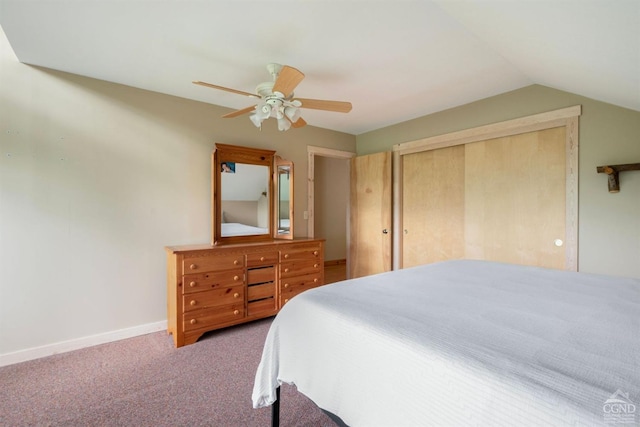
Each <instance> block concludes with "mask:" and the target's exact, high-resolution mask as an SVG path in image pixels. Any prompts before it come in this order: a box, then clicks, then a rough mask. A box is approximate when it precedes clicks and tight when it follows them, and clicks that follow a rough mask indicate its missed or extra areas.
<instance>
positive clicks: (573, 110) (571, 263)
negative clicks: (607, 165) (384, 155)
mask: <svg viewBox="0 0 640 427" xmlns="http://www.w3.org/2000/svg"><path fill="white" fill-rule="evenodd" d="M581 114H582V106H581V105H574V106H572V107H567V108H562V109H559V110H553V111H548V112H545V113H540V114H534V115H531V116H526V117H521V118H518V119H513V120H507V121H503V122H498V123H492V124H489V125H484V126H479V127H475V128H471V129H465V130H462V131H457V132H451V133H447V134H444V135H438V136H433V137H429V138H423V139H418V140H414V141H408V142H403V143H400V144H395V145H394V146H393V160H392V161H393V269H394V270H397V269H400V268H402V156H404V155H407V154H412V153H418V152H421V151H428V150H436V149H438V148H445V147H451V146H454V145H464V144H469V143H472V142H478V141H484V140H487V139H493V138H501V137H506V136H512V135H518V134H522V133H527V132H536V131H540V130H545V129H551V128H556V127H562V126H564V127H565V150H566V163H565V169H566V173H565V177H566V181H565V189H566V196H565V206H566V211H565V215H566V219H565V224H566V225H565V233H566V237H565V238H566V245H565V268H566V269H567V270H571V271H578V147H579V117H580V115H581Z"/></svg>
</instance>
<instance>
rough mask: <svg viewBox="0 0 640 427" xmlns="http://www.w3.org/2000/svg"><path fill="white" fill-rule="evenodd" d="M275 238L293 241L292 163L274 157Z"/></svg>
mask: <svg viewBox="0 0 640 427" xmlns="http://www.w3.org/2000/svg"><path fill="white" fill-rule="evenodd" d="M275 168H276V173H275V175H274V176H275V184H274V188H275V192H276V198H275V200H276V203H275V208H276V210H275V225H274V230H275V231H276V235H275V236H274V237H275V238H278V239H293V206H294V204H293V162H290V161H286V160H283V159H282V158H281V157H280V156H276V161H275Z"/></svg>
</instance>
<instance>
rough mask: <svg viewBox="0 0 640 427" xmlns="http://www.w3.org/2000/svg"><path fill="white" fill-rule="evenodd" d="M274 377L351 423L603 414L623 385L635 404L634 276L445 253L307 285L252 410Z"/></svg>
mask: <svg viewBox="0 0 640 427" xmlns="http://www.w3.org/2000/svg"><path fill="white" fill-rule="evenodd" d="M281 383H289V384H295V385H296V386H297V388H298V390H299V391H300V392H302V393H303V394H305V395H306V396H308V397H309V398H311V399H312V400H313V401H314V402H315V403H316V404H317V405H318V406H320V407H321V408H323V409H326V410H328V411H330V412H333V413H334V414H336V415H338V416H339V417H341V418H342V420H343V421H344V422H345V423H347V424H348V425H350V426H417V425H465V426H469V425H476V426H488V425H491V426H495V425H505V426H514V425H600V424H604V418H603V417H604V415H605V414H604V410H603V406H604V404H605V402H606V400H607V399H608V398H609V397H611V395H613V394H614V393H615V392H617V391H618V390H620V391H622V392H624V393H629V399H630V400H631V401H632V402H633V403H635V405H636V407H637V408H639V409H640V280H638V279H624V278H613V277H606V276H597V275H587V274H582V273H571V272H565V271H558V270H546V269H541V268H535V267H522V266H515V265H508V264H499V263H490V262H483V261H448V262H444V263H438V264H431V265H427V266H421V267H415V268H410V269H405V270H399V271H395V272H390V273H383V274H379V275H376V276H369V277H365V278H361V279H354V280H349V281H345V282H340V283H336V284H332V285H327V286H323V287H319V288H315V289H312V290H309V291H306V292H304V293H302V294H300V295H298V296H296V297H295V298H294V299H292V300H291V301H290V302H289V303H288V304H287V305H285V306H284V307H283V309H282V310H281V311H280V313H279V314H278V315H277V316H276V318H275V320H274V322H273V324H272V326H271V329H270V331H269V334H268V336H267V339H266V343H265V347H264V352H263V355H262V360H261V362H260V366H259V367H258V370H257V373H256V379H255V385H254V390H253V396H252V398H253V405H254V407H256V408H257V407H264V406H267V405H270V404H271V403H272V402H274V400H275V389H276V387H278V385H279V384H281ZM635 417H636V421H640V414H636V415H635Z"/></svg>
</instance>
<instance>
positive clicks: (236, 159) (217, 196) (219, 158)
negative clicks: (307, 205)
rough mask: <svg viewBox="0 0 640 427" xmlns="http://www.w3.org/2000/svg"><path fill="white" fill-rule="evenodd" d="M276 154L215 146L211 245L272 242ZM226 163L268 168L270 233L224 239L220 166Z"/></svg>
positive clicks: (212, 170)
mask: <svg viewBox="0 0 640 427" xmlns="http://www.w3.org/2000/svg"><path fill="white" fill-rule="evenodd" d="M274 155H275V151H273V150H263V149H258V148H249V147H241V146H236V145H228V144H221V143H216V147H215V149H214V150H213V153H212V155H211V193H212V195H211V229H212V233H211V234H212V237H211V245H213V246H215V245H221V244H232V243H251V242H263V241H268V240H272V239H273V235H274V232H275V230H274V228H273V225H274V217H275V215H274V197H273V195H274V191H273V190H274V188H273V179H272V177H273V175H274V174H273V164H274ZM225 162H230V163H236V164H237V163H240V164H250V165H258V166H266V167H267V168H268V171H269V175H268V179H267V186H268V188H267V197H268V204H269V219H268V222H267V224H268V232H267V233H265V234H254V235H249V236H223V235H222V200H221V196H222V187H221V182H222V171H221V164H222V163H225Z"/></svg>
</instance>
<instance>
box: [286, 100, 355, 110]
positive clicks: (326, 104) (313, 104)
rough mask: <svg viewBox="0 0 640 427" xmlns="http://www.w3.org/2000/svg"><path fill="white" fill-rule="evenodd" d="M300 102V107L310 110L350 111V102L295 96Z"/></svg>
mask: <svg viewBox="0 0 640 427" xmlns="http://www.w3.org/2000/svg"><path fill="white" fill-rule="evenodd" d="M295 100H297V101H300V102H302V105H301V106H300V108H310V109H312V110H325V111H334V112H336V113H348V112H349V111H351V103H350V102H344V101H325V100H322V99H305V98H296V99H295ZM295 100H294V101H295Z"/></svg>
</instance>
